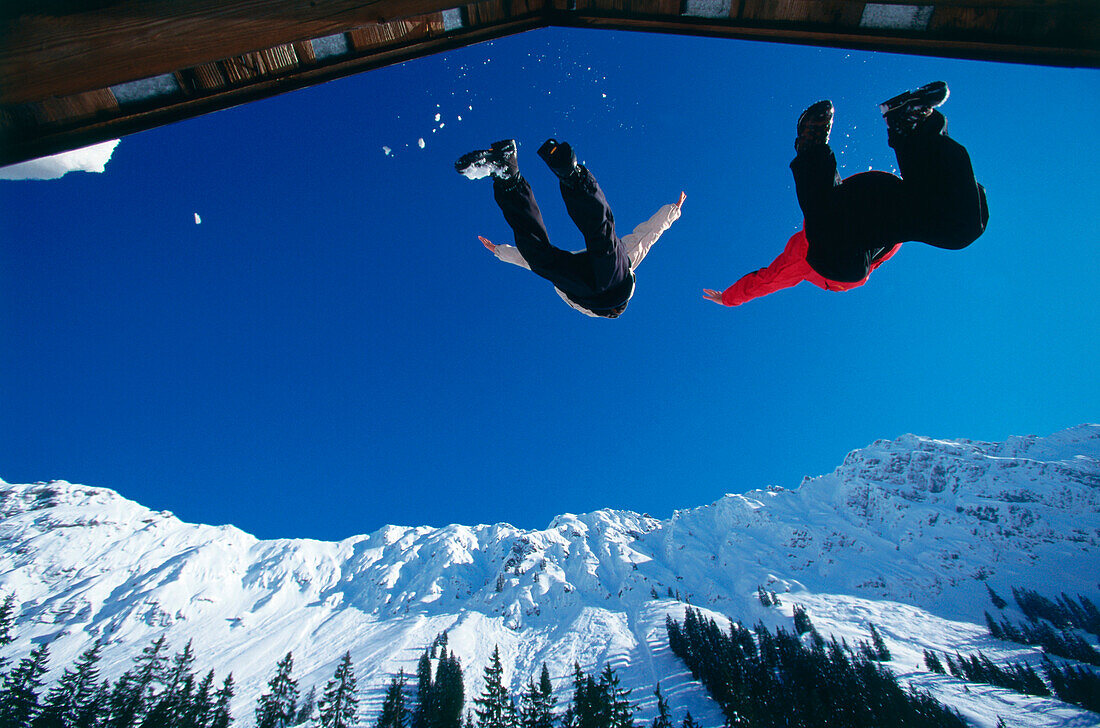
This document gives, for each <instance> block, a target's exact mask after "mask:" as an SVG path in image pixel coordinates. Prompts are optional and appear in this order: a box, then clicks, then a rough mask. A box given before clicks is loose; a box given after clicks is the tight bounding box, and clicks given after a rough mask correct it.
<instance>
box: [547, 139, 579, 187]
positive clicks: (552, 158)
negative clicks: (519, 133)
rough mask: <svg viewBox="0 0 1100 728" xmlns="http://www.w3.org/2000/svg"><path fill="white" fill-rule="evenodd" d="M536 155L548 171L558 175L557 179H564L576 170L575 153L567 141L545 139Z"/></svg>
mask: <svg viewBox="0 0 1100 728" xmlns="http://www.w3.org/2000/svg"><path fill="white" fill-rule="evenodd" d="M538 155H539V156H540V157H542V161H544V162H546V166H547V167H549V168H550V171H551V172H553V173H554V174H556V175H557V176H558V179H563V180H564V179H566V178H568V177H569V176H571V175H573V174H575V173H576V172H577V171H578V167H577V155H576V154H574V153H573V147H571V146H569V143H568V142H559V141H558V140H557V139H547V140H546V141H545V142H543V145H542V146H541V147H539V151H538Z"/></svg>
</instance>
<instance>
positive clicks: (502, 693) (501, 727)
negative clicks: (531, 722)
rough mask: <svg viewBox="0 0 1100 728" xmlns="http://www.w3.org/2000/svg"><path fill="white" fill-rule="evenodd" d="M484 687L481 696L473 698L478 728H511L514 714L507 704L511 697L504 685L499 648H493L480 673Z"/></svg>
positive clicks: (509, 702) (513, 722)
mask: <svg viewBox="0 0 1100 728" xmlns="http://www.w3.org/2000/svg"><path fill="white" fill-rule="evenodd" d="M482 679H483V680H484V681H485V688H484V689H483V690H482V693H481V696H480V697H477V698H474V705H476V706H477V708H476V709H475V712H476V713H477V725H478V728H513V726H514V725H515V715H514V711H512V710H511V709H510V708H509V706H510V705H511V702H512V701H511V698H510V697H509V696H508V688H507V687H505V685H504V667H503V666H502V665H501V664H500V648H499V647H494V648H493V656H492V658H490V661H489V664H488V665H486V666H485V672H484V674H483V675H482Z"/></svg>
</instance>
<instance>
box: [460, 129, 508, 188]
mask: <svg viewBox="0 0 1100 728" xmlns="http://www.w3.org/2000/svg"><path fill="white" fill-rule="evenodd" d="M455 170H456V171H457V172H458V173H459V174H461V175H463V176H465V177H468V178H469V179H481V178H482V177H492V178H493V179H494V180H500V181H502V182H507V181H510V180H515V179H519V161H518V160H517V158H516V140H515V139H504V140H502V141H499V142H493V143H492V144H491V145H490V147H489V149H478V150H475V151H473V152H470V153H468V154H463V155H462V156H461V157H459V158H458V161H457V162H455Z"/></svg>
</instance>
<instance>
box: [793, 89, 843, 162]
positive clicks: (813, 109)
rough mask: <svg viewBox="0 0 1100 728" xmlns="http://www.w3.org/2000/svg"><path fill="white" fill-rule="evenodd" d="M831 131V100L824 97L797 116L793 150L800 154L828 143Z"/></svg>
mask: <svg viewBox="0 0 1100 728" xmlns="http://www.w3.org/2000/svg"><path fill="white" fill-rule="evenodd" d="M832 131H833V102H832V101H829V100H828V99H825V100H824V101H818V102H817V103H816V104H813V105H811V106H810V107H809V108H808V109H806V110H805V111H803V112H802V116H800V117H798V136H796V137H795V140H794V150H795V151H796V152H798V153H799V154H801V153H802V152H804V151H806V150H807V149H811V148H813V147H818V146H825V145H826V144H828V143H829V134H830V133H832Z"/></svg>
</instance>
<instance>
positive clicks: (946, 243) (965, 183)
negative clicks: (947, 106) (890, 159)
mask: <svg viewBox="0 0 1100 728" xmlns="http://www.w3.org/2000/svg"><path fill="white" fill-rule="evenodd" d="M890 145H891V146H892V147H893V148H894V151H895V153H896V154H897V158H898V168H899V169H900V170H901V176H902V179H903V180H904V190H905V196H906V205H907V208H908V209H907V210H906V212H905V223H906V225H907V227H908V230H907V235H906V237H907V238H908V239H910V240H917V241H920V242H922V243H927V244H929V245H933V246H935V247H937V248H946V249H949V250H959V249H962V248H965V247H966V246H968V245H970V243H972V242H974V241H975V240H976V239H977V238H978V236H980V235H981V234H982V232H984V231H985V225H986V222H987V221H988V220H989V211H988V209H987V207H986V197H985V189H984V188H982V186H981V185H979V184H978V183H977V181H976V180H975V178H974V169H973V167H972V166H971V163H970V155H969V154H968V153H967V151H966V149H965V148H964V147H963V146H962V145H961V144H959V143H958V142H956V141H955V140H954V139H952V138H951V137H949V136H947V120H946V119H945V118H944V117H943V115H942V114H940V113H939V112H938V111H933V113H932V114H931V115H930V116H929V118H928V119H927V120H926V121H924V122H923V123H921V124H920V125H919V126H917V128H916V129H914V130H913V132H912V133H909V134H891V139H890Z"/></svg>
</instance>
